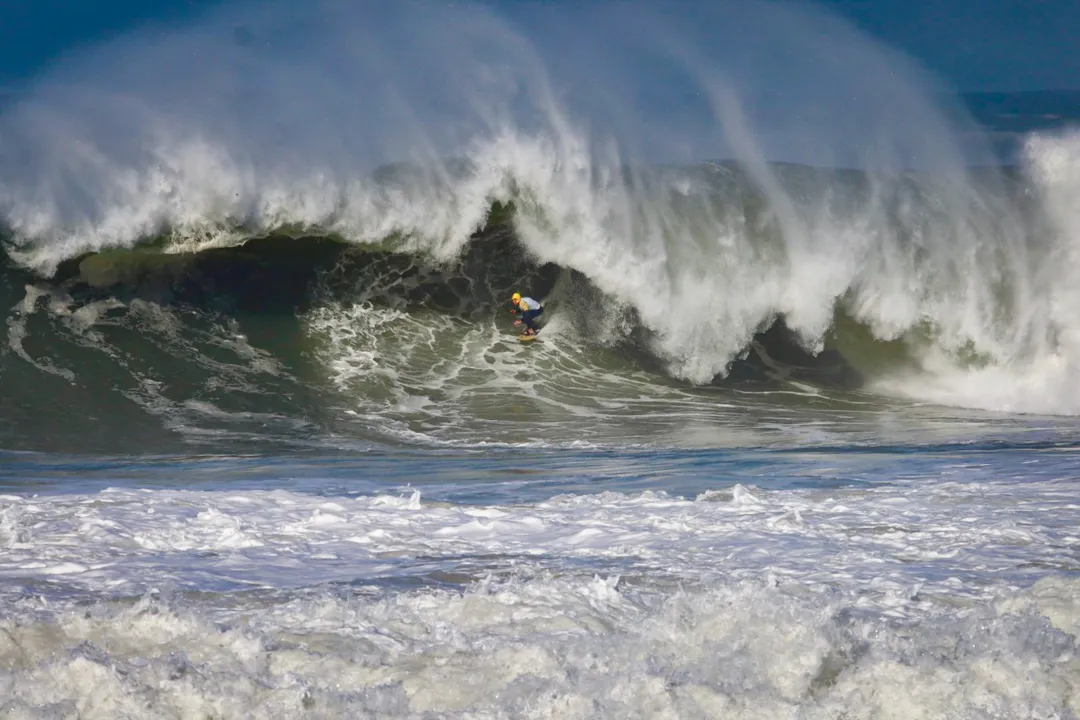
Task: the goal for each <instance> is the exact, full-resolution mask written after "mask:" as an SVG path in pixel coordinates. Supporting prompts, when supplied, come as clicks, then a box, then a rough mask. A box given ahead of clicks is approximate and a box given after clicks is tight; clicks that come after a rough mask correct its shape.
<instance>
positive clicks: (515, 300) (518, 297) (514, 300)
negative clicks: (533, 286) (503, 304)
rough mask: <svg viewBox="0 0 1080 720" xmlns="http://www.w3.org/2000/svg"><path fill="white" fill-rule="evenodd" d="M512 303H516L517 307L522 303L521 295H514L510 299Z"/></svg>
mask: <svg viewBox="0 0 1080 720" xmlns="http://www.w3.org/2000/svg"><path fill="white" fill-rule="evenodd" d="M510 302H512V303H514V304H515V305H517V304H518V303H519V302H521V293H514V294H513V296H512V297H511V298H510Z"/></svg>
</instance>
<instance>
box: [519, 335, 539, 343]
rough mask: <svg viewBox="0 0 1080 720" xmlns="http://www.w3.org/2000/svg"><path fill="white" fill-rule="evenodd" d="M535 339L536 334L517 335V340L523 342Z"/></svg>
mask: <svg viewBox="0 0 1080 720" xmlns="http://www.w3.org/2000/svg"><path fill="white" fill-rule="evenodd" d="M535 339H536V335H518V340H520V341H521V342H523V343H527V342H532V341H533V340H535Z"/></svg>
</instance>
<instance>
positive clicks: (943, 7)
mask: <svg viewBox="0 0 1080 720" xmlns="http://www.w3.org/2000/svg"><path fill="white" fill-rule="evenodd" d="M223 1H224V0H0V85H8V84H11V83H14V82H17V81H18V80H19V79H21V78H24V77H26V76H27V75H29V74H32V73H33V72H35V71H36V70H39V69H41V68H42V67H43V66H44V65H46V64H47V63H48V62H49V61H50V59H52V58H54V57H56V56H58V55H62V54H63V53H65V52H67V51H70V50H72V49H74V48H77V47H78V46H79V45H81V44H87V43H90V42H93V41H95V40H97V39H100V38H102V37H107V36H109V35H111V34H114V33H118V32H123V31H124V30H128V29H131V28H133V27H135V26H138V25H140V24H144V23H148V22H150V23H162V24H167V23H169V22H173V21H176V20H177V19H181V18H185V17H190V16H192V15H194V14H197V13H199V12H201V11H203V10H205V9H207V8H209V7H212V6H215V5H219V4H221V3H222V2H223ZM297 1H298V2H304V1H305V0H297ZM357 1H358V2H362V1H363V0H357ZM493 1H495V2H501V3H508V2H513V1H520V0H493ZM823 4H825V5H827V6H829V7H831V8H832V9H834V10H836V11H838V12H839V13H841V14H842V15H845V16H846V17H848V18H849V19H850V20H852V21H854V22H855V23H856V24H857V25H859V26H860V27H862V28H863V29H864V30H866V31H867V32H869V33H871V34H873V35H875V36H877V37H879V38H881V39H883V40H885V41H886V42H888V43H889V44H891V45H893V46H895V47H898V48H900V49H902V50H904V51H905V52H907V53H909V54H910V55H912V56H914V57H915V58H917V59H918V60H919V61H921V62H922V63H923V64H924V65H925V66H926V67H927V68H929V69H930V70H931V71H933V72H935V73H937V74H938V75H940V76H941V77H943V78H944V79H945V80H946V81H947V82H949V83H950V84H952V85H953V86H954V87H956V88H958V89H959V90H964V91H967V90H1039V89H1058V88H1071V89H1080V49H1078V48H1080V44H1078V43H1077V42H1076V38H1077V37H1080V0H939V1H938V2H929V1H922V2H920V1H919V0H824V2H823Z"/></svg>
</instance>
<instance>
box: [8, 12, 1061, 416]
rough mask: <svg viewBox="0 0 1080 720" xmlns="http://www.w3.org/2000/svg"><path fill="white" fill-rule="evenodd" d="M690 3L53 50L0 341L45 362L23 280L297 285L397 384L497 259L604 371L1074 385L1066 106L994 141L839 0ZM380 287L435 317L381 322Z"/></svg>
mask: <svg viewBox="0 0 1080 720" xmlns="http://www.w3.org/2000/svg"><path fill="white" fill-rule="evenodd" d="M665 7H669V6H665ZM687 7H689V6H687ZM682 9H683V10H685V9H687V8H682ZM693 9H694V13H693V14H688V13H682V12H673V11H671V10H670V9H668V10H665V9H663V8H660V9H657V8H651V7H649V6H646V5H643V4H603V3H601V4H589V5H587V6H578V7H563V6H555V7H550V6H549V7H535V6H531V5H530V6H526V5H523V6H521V7H518V8H516V9H513V10H512V11H511V10H502V11H499V12H496V11H495V10H493V9H492V8H490V7H487V6H485V5H480V4H477V5H464V6H462V5H458V4H455V6H453V7H452V8H449V7H441V6H436V5H430V4H425V3H383V4H379V3H369V4H365V5H364V6H363V8H362V9H360V8H357V7H352V6H349V5H346V4H337V3H329V2H324V3H313V4H310V5H309V6H307V7H305V9H304V11H303V12H302V13H300V12H298V11H296V10H290V9H289V8H286V7H284V6H282V5H274V4H263V5H258V6H248V7H244V8H240V9H232V10H229V11H223V12H220V13H218V14H216V15H212V16H209V17H207V18H204V19H203V20H201V21H200V22H198V23H195V24H192V25H190V26H187V27H183V28H168V29H167V32H164V33H158V32H149V31H147V32H143V33H137V34H135V35H132V36H128V37H123V38H118V39H116V40H114V41H112V42H109V43H106V44H105V45H103V46H101V47H98V48H95V49H92V50H90V51H87V52H85V53H83V54H81V55H79V56H77V57H74V58H71V59H69V60H68V61H66V62H64V63H61V64H60V65H58V66H57V67H55V68H54V69H53V70H52V71H50V72H49V73H48V74H47V75H45V76H42V77H40V78H37V79H35V80H34V81H33V82H31V83H29V84H28V85H27V86H26V87H25V88H23V89H22V90H21V91H20V92H19V93H18V94H17V96H16V97H15V98H14V99H13V100H11V101H10V102H9V103H8V104H7V105H6V106H5V107H4V108H3V112H2V115H0V216H2V221H3V224H4V226H5V228H6V238H7V239H6V241H5V249H6V252H7V255H8V258H9V261H10V264H11V266H12V269H11V270H10V271H9V277H8V278H7V280H5V282H6V283H7V284H8V285H9V286H10V291H11V293H12V295H11V297H12V298H13V300H12V303H9V306H10V305H14V309H13V310H12V313H11V316H10V317H9V322H8V325H9V338H8V340H9V342H8V348H9V353H8V354H9V356H12V355H18V356H19V357H20V358H23V357H25V358H28V359H30V360H31V361H32V362H33V363H34V364H35V365H36V366H37V367H38V368H39V369H42V368H44V369H45V370H47V371H50V369H51V371H53V372H52V374H53V375H57V376H59V377H66V375H65V373H64V371H63V368H62V367H61V366H62V365H64V363H63V361H62V360H61V359H59V358H51V357H50V358H49V359H48V360H46V359H45V358H46V357H47V356H48V351H46V350H39V351H37V354H36V355H35V353H34V352H32V351H31V350H30V349H28V346H27V344H26V343H25V342H24V340H25V338H26V336H27V334H28V333H29V332H30V331H29V330H28V329H27V328H28V324H27V322H26V320H27V318H28V317H29V316H30V315H32V314H33V312H35V311H36V309H37V308H38V307H39V304H40V305H42V306H43V305H44V304H45V303H43V302H42V303H39V302H38V301H39V299H40V298H41V297H42V296H43V295H42V294H50V293H51V294H52V297H53V300H52V301H51V305H50V307H52V308H54V309H56V308H58V307H59V308H63V312H66V313H68V314H74V315H73V316H75V315H78V313H79V312H81V313H82V314H81V315H78V317H81V318H82V319H83V320H87V318H89V320H88V322H90V324H91V325H92V324H93V319H94V318H104V319H107V318H108V317H109V312H110V311H109V310H108V308H109V307H113V306H112V305H109V303H117V304H119V305H121V306H124V307H126V308H127V309H128V311H131V308H133V307H135V304H137V303H146V302H149V303H151V304H158V305H160V304H165V305H169V304H170V303H179V304H181V305H183V304H187V305H193V306H195V307H198V308H202V309H209V310H213V311H215V312H224V313H226V314H227V313H230V312H237V311H246V312H258V311H265V312H269V311H272V310H273V311H285V312H286V313H292V312H293V311H297V312H298V313H299V315H300V317H301V318H302V319H303V322H304V323H305V327H306V328H308V329H309V330H310V331H311V332H314V333H315V334H317V335H319V336H320V337H322V338H323V339H324V340H325V339H327V338H330V339H331V345H330V347H331V348H332V349H336V350H337V354H334V353H333V352H323V353H321V354H320V353H315V356H316V357H317V358H318V360H319V362H320V363H321V364H322V367H323V369H324V370H325V369H326V368H330V370H329V373H330V374H331V375H332V376H333V378H334V379H335V382H337V383H338V384H339V385H340V386H341V387H342V388H345V389H348V390H349V391H350V392H364V393H372V394H373V395H374V396H378V397H384V396H385V397H387V398H391V397H396V400H394V402H396V403H397V405H396V406H394V407H399V408H400V406H401V405H402V403H404V404H406V405H407V404H408V402H407V401H405V400H403V398H404V397H405V396H410V397H412V395H410V392H409V391H408V389H409V388H410V387H413V386H412V385H410V384H409V383H410V379H409V378H410V377H412V375H415V373H416V372H417V369H416V368H417V367H419V366H423V367H424V368H425V372H426V371H427V370H426V369H428V368H430V367H431V366H432V365H437V364H438V360H437V358H438V355H439V353H444V354H446V353H449V354H450V355H453V356H455V357H457V356H459V355H460V356H461V357H464V355H465V351H464V350H462V348H463V347H466V346H467V345H468V342H467V341H468V339H469V338H472V341H475V342H478V343H480V344H483V343H484V342H487V341H485V340H482V338H480V337H479V335H483V334H484V333H486V332H487V330H486V329H485V328H487V327H489V323H490V319H491V318H492V317H497V316H498V315H499V314H500V313H502V312H503V308H502V305H501V303H502V302H503V301H504V299H505V295H506V293H507V292H508V291H510V290H512V289H521V290H524V291H527V292H531V293H534V294H538V295H541V296H543V297H544V299H545V300H546V301H547V302H548V304H549V308H550V312H549V315H550V316H551V317H552V322H553V323H554V327H555V329H556V330H558V332H557V333H555V335H554V336H561V337H571V336H572V337H574V338H576V340H575V342H577V341H581V342H583V343H585V344H586V345H588V344H589V343H592V346H595V347H596V348H599V349H597V350H596V353H594V354H593V355H590V356H588V357H587V358H586V359H582V358H580V357H579V358H577V359H575V360H573V362H575V363H576V362H579V361H580V362H585V363H586V364H590V363H594V364H598V366H603V367H605V368H606V369H607V370H608V371H610V372H614V373H623V374H627V375H629V374H632V373H633V372H636V370H635V368H641V367H645V368H650V369H651V368H653V367H654V366H655V367H656V368H661V369H662V370H663V371H664V372H665V373H666V374H667V375H668V376H670V377H671V378H673V379H675V380H677V381H679V382H686V383H690V384H706V383H710V382H714V381H717V380H718V379H722V378H724V377H732V375H731V374H732V373H734V374H735V377H736V379H737V377H739V368H740V367H741V366H740V362H742V360H743V359H744V358H747V357H750V358H751V359H757V360H760V361H761V362H764V363H765V364H766V365H769V366H770V367H772V368H773V369H774V370H775V371H776V372H777V373H779V374H780V375H781V376H787V374H788V373H789V370H787V369H784V368H783V367H782V365H783V363H779V364H778V361H777V358H776V356H777V355H778V354H780V355H784V354H791V355H792V356H793V357H796V356H797V359H798V362H799V363H802V364H804V365H805V364H807V363H810V364H813V362H814V358H815V357H816V358H822V357H827V358H832V359H830V360H829V361H828V362H827V363H826V364H828V365H829V366H830V367H831V368H835V366H836V365H837V364H842V365H844V366H845V368H846V370H849V371H850V372H846V373H845V377H848V378H850V377H858V378H859V380H860V381H861V382H863V383H864V384H866V385H868V386H869V387H870V388H871V389H874V390H878V391H882V392H886V393H890V394H894V395H901V396H906V397H909V398H914V399H917V400H926V401H931V402H937V403H943V404H948V405H957V406H964V407H975V408H987V409H994V410H1006V411H1020V412H1036V413H1062V414H1074V413H1076V412H1077V411H1078V410H1080V397H1078V396H1077V395H1076V394H1075V393H1074V392H1073V391H1072V388H1073V387H1075V385H1076V380H1077V379H1078V377H1080V368H1078V366H1077V363H1078V361H1080V345H1078V343H1080V337H1078V335H1077V333H1078V330H1080V323H1078V322H1077V320H1076V319H1075V312H1074V311H1073V310H1074V308H1075V307H1076V306H1077V300H1078V298H1077V297H1076V294H1077V289H1076V288H1077V287H1080V285H1078V283H1077V280H1078V279H1080V267H1078V265H1077V263H1078V261H1080V259H1078V257H1077V247H1076V244H1077V242H1078V240H1080V233H1078V232H1077V228H1078V227H1080V217H1078V216H1077V212H1076V209H1075V208H1076V201H1075V199H1076V197H1077V196H1078V194H1080V157H1078V154H1080V137H1077V136H1076V135H1071V134H1069V133H1068V132H1067V131H1062V132H1061V133H1058V134H1043V135H1039V136H1034V135H1033V136H1031V137H1029V138H1028V140H1027V143H1026V145H1025V153H1024V156H1023V163H1022V165H1021V166H1020V167H1017V168H1010V169H1008V170H1006V169H1003V168H1001V167H998V166H996V165H995V164H994V158H992V157H991V153H990V151H989V149H988V147H987V146H986V144H985V143H984V142H983V139H982V136H981V135H980V133H979V132H978V129H977V127H976V126H975V125H974V124H973V123H971V122H970V121H969V120H968V119H967V118H966V116H965V114H964V112H963V111H962V110H960V109H959V108H957V107H953V106H947V105H944V104H943V102H944V101H942V100H941V98H942V97H943V95H942V94H941V93H940V92H938V91H939V90H940V88H938V87H937V86H936V85H935V83H934V81H933V79H932V78H929V77H928V76H927V75H926V74H925V73H924V72H922V71H921V70H920V69H919V68H918V67H917V66H915V65H914V64H913V63H912V62H911V61H909V60H908V59H906V58H905V57H903V56H901V55H899V54H897V53H895V52H892V51H891V50H889V49H886V48H882V47H880V46H879V45H877V44H875V43H874V42H872V41H870V40H869V39H867V38H865V37H864V36H862V35H861V34H859V33H858V32H857V31H855V30H854V29H853V28H851V27H849V26H847V25H845V24H844V23H842V22H840V21H839V20H837V19H835V18H833V17H831V16H829V15H827V14H825V13H823V12H821V11H819V10H816V9H814V8H811V7H804V8H793V7H788V6H779V5H771V4H764V3H738V4H734V3H732V4H720V5H717V6H710V8H700V7H694V8H693ZM691 17H692V20H691V19H690V18H691ZM709 159H714V160H715V161H714V160H709ZM245 243H246V245H245ZM239 246H243V247H242V248H239V249H237V248H238V247H239ZM230 248H232V249H230ZM10 273H20V275H18V277H16V275H14V274H10ZM21 273H33V275H26V276H25V277H24V276H23V275H21ZM23 285H25V286H26V287H28V288H37V289H35V290H33V291H30V290H27V291H26V294H25V295H24V293H23V291H22V289H21V287H20V286H23ZM42 288H45V289H42ZM58 298H59V299H58ZM102 303H104V305H103V304H102ZM88 307H93V308H95V309H94V310H93V312H90V311H88V310H86V309H85V308H88ZM139 307H142V306H139ZM79 308H84V309H83V310H81V311H80V310H79ZM103 308H104V310H103ZM387 313H390V315H388V314H387ZM393 313H399V314H403V315H401V316H400V317H403V318H404V320H401V321H400V322H409V323H417V324H418V326H419V327H418V329H417V331H416V332H417V334H416V337H421V336H423V337H427V340H425V341H424V343H421V344H417V343H415V342H414V343H411V344H410V342H411V341H410V342H404V344H400V343H399V345H393V344H392V343H391V345H386V343H387V342H389V341H390V340H393V341H394V342H398V341H399V339H400V337H402V336H409V334H408V333H407V332H404V333H403V331H402V328H401V325H400V322H399V324H397V325H394V324H393V323H391V326H392V327H393V332H391V333H389V335H379V334H378V332H377V328H378V327H379V324H380V323H386V322H388V318H392V317H399V316H397V315H392V314H393ZM423 313H434V315H433V316H430V315H424V314H423ZM114 315H115V311H114ZM433 318H434V319H433ZM132 322H134V323H135V325H136V326H138V322H136V321H132ZM140 327H141V326H140ZM431 327H448V328H454V330H453V333H452V334H453V338H450V337H447V338H435V337H434V335H432V336H430V337H428V336H426V335H424V332H426V331H421V330H420V329H419V328H431ZM80 332H81V331H80ZM373 332H374V333H375V334H374V335H373V334H371V333H373ZM430 332H436V331H435V330H431V331H430ZM343 333H344V334H343ZM470 333H471V334H472V335H470ZM477 334H479V335H477ZM777 334H779V335H781V336H782V342H779V341H776V337H775V336H776V335H777ZM462 338H465V340H462ZM770 338H771V340H770ZM428 340H430V342H428ZM417 342H419V341H417ZM379 343H382V345H381V346H379V347H375V346H376V345H379ZM488 344H489V345H490V343H488ZM421 345H422V346H423V347H424V348H427V349H426V350H424V352H420V348H421ZM391 348H393V350H391ZM392 351H393V352H400V353H402V356H401V357H399V358H397V359H396V360H392V361H391V360H388V359H387V355H386V353H388V352H392ZM601 351H602V352H601ZM608 352H614V354H615V355H616V356H618V357H621V358H623V359H625V358H628V357H629V358H631V359H632V362H631V363H630V364H629V365H624V364H620V363H621V362H622V360H620V361H618V362H616V361H614V360H604V359H603V357H607V356H603V357H602V353H608ZM380 353H382V355H380ZM425 353H429V354H425ZM114 355H115V351H114ZM271 355H273V353H271ZM834 356H835V357H834ZM245 357H247V359H248V360H251V357H249V356H245ZM404 357H412V358H413V360H410V361H406V360H403V359H402V358H404ZM478 357H479V356H478ZM835 358H842V361H837V360H835ZM245 362H247V360H245ZM477 362H478V363H480V364H481V365H482V364H483V363H484V362H487V361H486V360H482V359H481V360H477ZM567 362H568V363H569V362H570V360H567ZM410 363H418V364H419V365H416V364H410ZM462 363H463V364H459V365H458V366H456V367H457V368H458V369H457V370H455V371H454V372H453V373H449V375H451V376H453V377H454V378H459V376H460V375H461V368H462V367H466V368H468V367H471V366H470V365H469V362H465V361H464V360H463V361H462ZM605 363H607V365H605ZM611 363H614V364H611ZM70 364H71V363H68V365H70ZM129 365H130V362H129ZM211 366H212V365H208V366H207V367H211ZM565 367H567V368H569V367H570V365H569V364H568V365H566V366H565ZM568 372H569V371H568ZM410 374H412V375H410ZM590 377H592V376H590ZM378 378H381V381H379V382H381V384H379V382H375V380H377V379H378ZM360 379H362V382H361V380H360ZM357 382H360V385H359V386H358V385H357V384H356V383H357ZM412 382H413V383H414V385H416V386H417V387H419V386H420V385H423V386H424V387H425V388H426V390H425V392H428V393H430V392H432V385H431V383H432V382H434V381H433V380H432V378H431V377H426V376H425V379H424V380H423V382H421V380H419V379H417V378H416V377H413V380H412ZM446 382H447V381H446V380H445V378H444V379H440V380H439V381H438V383H437V384H438V385H439V388H440V390H439V392H442V393H444V394H445V393H447V392H450V391H449V390H448V389H447V387H445V383H446ZM590 382H591V381H590ZM373 383H374V384H373ZM565 384H570V385H573V382H572V381H569V380H564V385H565ZM587 387H588V385H587V384H585V385H583V388H587ZM403 388H405V389H403ZM132 392H134V391H132ZM140 392H141V391H140ZM136 394H138V393H136ZM429 399H430V398H429ZM154 402H157V400H154V401H153V402H150V403H149V404H151V405H153V403H154ZM387 402H388V403H389V402H390V401H389V400H387ZM381 407H382V410H386V409H387V408H388V407H390V405H385V406H381ZM406 430H408V431H412V430H416V431H420V432H426V431H427V430H430V428H426V429H425V428H422V427H421V428H412V429H411V430H410V428H406Z"/></svg>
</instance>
